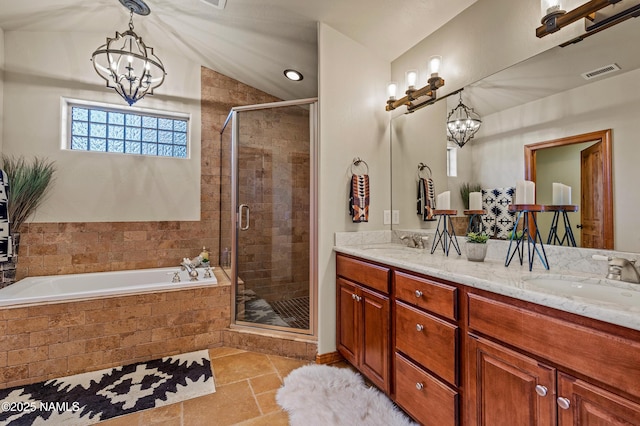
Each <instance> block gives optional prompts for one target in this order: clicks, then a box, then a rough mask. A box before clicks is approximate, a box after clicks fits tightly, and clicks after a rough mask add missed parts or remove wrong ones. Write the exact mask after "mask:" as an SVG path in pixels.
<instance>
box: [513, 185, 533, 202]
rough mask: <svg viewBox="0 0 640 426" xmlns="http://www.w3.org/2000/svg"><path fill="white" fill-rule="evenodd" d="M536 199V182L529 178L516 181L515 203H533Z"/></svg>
mask: <svg viewBox="0 0 640 426" xmlns="http://www.w3.org/2000/svg"><path fill="white" fill-rule="evenodd" d="M535 200H536V184H535V183H534V182H531V181H530V180H519V181H517V182H516V204H534V203H535Z"/></svg>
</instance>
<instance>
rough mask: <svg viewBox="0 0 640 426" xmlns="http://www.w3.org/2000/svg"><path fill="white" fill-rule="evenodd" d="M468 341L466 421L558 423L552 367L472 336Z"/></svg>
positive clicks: (521, 425)
mask: <svg viewBox="0 0 640 426" xmlns="http://www.w3.org/2000/svg"><path fill="white" fill-rule="evenodd" d="M467 343H468V345H467V348H468V353H467V355H468V358H467V360H468V385H467V388H468V395H467V397H466V401H467V410H466V411H467V416H468V420H469V421H468V422H467V424H469V425H482V426H513V425H518V426H526V425H531V426H534V425H536V426H537V425H540V426H552V425H554V424H555V423H556V402H555V394H554V392H555V370H554V369H553V368H551V367H548V366H545V365H543V364H540V363H539V362H538V361H536V360H534V359H533V358H529V357H527V356H524V355H522V354H519V353H517V352H514V351H512V350H510V349H507V348H505V347H502V346H500V345H498V344H495V343H492V342H490V341H488V340H484V339H481V338H477V337H475V336H472V335H469V336H468V337H467ZM536 387H538V388H537V389H536ZM537 392H539V393H540V394H546V395H544V396H541V395H539V394H538V393H537Z"/></svg>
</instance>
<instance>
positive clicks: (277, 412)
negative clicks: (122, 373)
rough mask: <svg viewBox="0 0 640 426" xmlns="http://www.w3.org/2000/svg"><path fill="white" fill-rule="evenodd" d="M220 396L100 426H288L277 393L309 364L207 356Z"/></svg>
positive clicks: (224, 352)
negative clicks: (298, 371) (292, 372)
mask: <svg viewBox="0 0 640 426" xmlns="http://www.w3.org/2000/svg"><path fill="white" fill-rule="evenodd" d="M209 355H210V357H211V366H212V367H213V375H214V378H215V384H216V392H215V393H213V394H211V395H206V396H202V397H199V398H195V399H190V400H188V401H184V402H181V403H178V404H172V405H168V406H165V407H160V408H154V409H151V410H146V411H142V412H138V413H133V414H129V415H126V416H122V417H117V418H115V419H111V420H106V421H104V422H101V423H100V425H101V426H135V425H139V426H148V425H153V426H159V425H162V426H200V425H202V426H209V425H212V426H225V425H242V426H259V425H269V426H279V425H283V426H286V425H288V423H289V421H288V417H287V414H286V412H284V411H282V409H281V408H280V406H279V405H278V404H277V403H276V400H275V395H276V391H277V390H278V389H279V388H280V386H281V385H282V380H283V379H284V378H285V377H286V376H287V375H288V374H289V373H290V372H291V371H292V370H294V369H296V368H298V367H301V366H303V365H305V364H308V363H309V362H308V361H300V360H297V359H292V358H284V357H281V356H275V355H266V354H261V353H256V352H248V351H243V350H241V349H231V348H214V349H210V350H209Z"/></svg>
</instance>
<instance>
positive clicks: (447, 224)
mask: <svg viewBox="0 0 640 426" xmlns="http://www.w3.org/2000/svg"><path fill="white" fill-rule="evenodd" d="M433 214H434V215H435V216H438V226H437V227H436V233H435V235H434V237H433V244H432V245H431V254H433V252H434V251H435V250H436V248H437V247H438V246H439V245H442V251H444V254H445V255H446V256H449V249H450V248H451V246H453V248H455V249H456V252H457V253H458V255H460V254H461V253H460V245H459V244H458V238H457V237H456V230H455V228H454V227H453V222H452V221H451V216H455V215H457V214H458V211H457V210H438V209H436V210H434V211H433ZM441 225H442V226H441ZM441 228H442V229H441ZM449 229H451V232H449Z"/></svg>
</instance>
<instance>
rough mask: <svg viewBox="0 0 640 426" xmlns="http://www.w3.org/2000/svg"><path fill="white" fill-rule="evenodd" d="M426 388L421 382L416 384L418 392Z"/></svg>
mask: <svg viewBox="0 0 640 426" xmlns="http://www.w3.org/2000/svg"><path fill="white" fill-rule="evenodd" d="M423 388H424V385H423V384H422V383H420V382H418V383H416V389H418V390H422V389H423Z"/></svg>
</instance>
